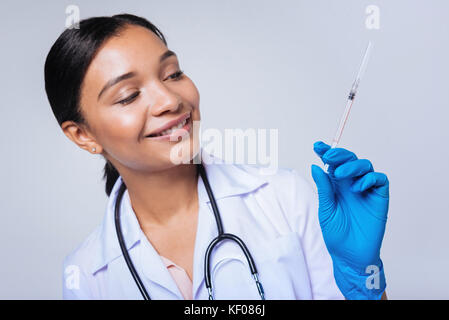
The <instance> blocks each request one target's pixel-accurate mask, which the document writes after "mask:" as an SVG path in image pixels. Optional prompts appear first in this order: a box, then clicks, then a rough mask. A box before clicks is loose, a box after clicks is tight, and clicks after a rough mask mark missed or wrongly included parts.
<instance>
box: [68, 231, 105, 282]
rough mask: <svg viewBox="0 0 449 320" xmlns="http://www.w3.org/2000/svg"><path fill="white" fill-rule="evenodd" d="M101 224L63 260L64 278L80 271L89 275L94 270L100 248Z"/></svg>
mask: <svg viewBox="0 0 449 320" xmlns="http://www.w3.org/2000/svg"><path fill="white" fill-rule="evenodd" d="M100 234H101V225H98V226H97V227H96V228H95V229H94V230H93V231H92V232H91V233H90V234H89V235H88V236H87V237H86V238H85V239H84V240H83V241H81V243H80V244H79V245H78V246H77V247H75V248H74V249H73V250H72V251H70V252H69V253H68V254H67V255H66V256H65V258H64V260H63V273H64V278H66V277H67V276H68V275H70V274H72V273H75V272H79V273H80V274H83V275H84V276H86V277H87V276H88V275H89V273H90V272H91V270H92V267H93V262H94V259H93V258H94V257H96V256H98V254H99V248H100Z"/></svg>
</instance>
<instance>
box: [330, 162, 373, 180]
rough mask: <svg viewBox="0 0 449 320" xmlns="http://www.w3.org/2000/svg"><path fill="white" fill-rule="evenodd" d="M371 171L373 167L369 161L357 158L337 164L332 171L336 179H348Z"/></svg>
mask: <svg viewBox="0 0 449 320" xmlns="http://www.w3.org/2000/svg"><path fill="white" fill-rule="evenodd" d="M372 171H374V168H373V165H372V164H371V161H369V160H368V159H358V160H354V161H350V162H346V163H343V164H342V165H340V166H338V167H337V168H336V169H335V171H334V176H335V178H337V179H348V178H355V177H359V176H363V175H364V174H366V173H368V172H372Z"/></svg>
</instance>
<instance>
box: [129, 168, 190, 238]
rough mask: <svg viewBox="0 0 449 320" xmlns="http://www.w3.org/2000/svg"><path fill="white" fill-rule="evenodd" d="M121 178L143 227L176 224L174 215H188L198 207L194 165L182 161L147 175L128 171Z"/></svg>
mask: <svg viewBox="0 0 449 320" xmlns="http://www.w3.org/2000/svg"><path fill="white" fill-rule="evenodd" d="M122 171H123V170H122ZM125 171H126V170H125ZM122 178H123V181H124V182H125V184H126V186H127V189H128V193H129V198H130V200H131V203H132V208H133V210H134V212H135V213H136V217H137V219H138V221H139V223H140V225H141V227H142V229H144V228H150V227H158V226H167V225H170V224H172V223H176V221H177V220H178V219H175V218H177V217H180V216H186V215H188V214H190V213H192V212H191V211H192V208H196V203H197V202H198V193H197V183H198V172H197V167H196V165H195V164H181V165H177V166H174V167H172V168H169V169H166V170H162V171H158V172H151V173H148V174H146V173H142V172H135V171H134V172H130V171H128V172H124V173H122Z"/></svg>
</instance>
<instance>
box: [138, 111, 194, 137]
mask: <svg viewBox="0 0 449 320" xmlns="http://www.w3.org/2000/svg"><path fill="white" fill-rule="evenodd" d="M190 118H191V116H190V113H188V114H186V115H183V116H181V117H180V118H179V119H177V120H174V121H171V122H168V123H167V124H166V125H164V126H162V127H161V128H160V129H158V130H156V132H153V133H151V134H149V135H147V136H146V138H153V139H156V138H158V140H160V139H163V138H167V139H168V138H170V136H171V135H174V136H176V137H179V136H182V135H184V134H185V133H186V131H187V132H189V131H190V123H191V121H190ZM173 122H174V124H172V123H173ZM167 127H168V128H167Z"/></svg>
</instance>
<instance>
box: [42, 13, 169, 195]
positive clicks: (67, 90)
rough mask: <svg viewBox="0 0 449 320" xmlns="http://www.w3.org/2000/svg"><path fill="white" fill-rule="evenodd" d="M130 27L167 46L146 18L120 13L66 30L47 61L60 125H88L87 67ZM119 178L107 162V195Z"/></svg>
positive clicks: (51, 95) (52, 101) (48, 81)
mask: <svg viewBox="0 0 449 320" xmlns="http://www.w3.org/2000/svg"><path fill="white" fill-rule="evenodd" d="M127 25H138V26H142V27H144V28H147V29H148V30H150V31H152V32H154V33H155V34H156V35H157V36H158V37H159V38H160V39H161V40H162V41H163V42H164V44H165V45H167V42H166V40H165V37H164V35H163V34H162V33H161V32H160V31H159V29H158V28H157V27H156V26H154V25H153V24H152V23H151V22H149V21H148V20H146V19H145V18H142V17H138V16H135V15H132V14H118V15H114V16H112V17H92V18H88V19H84V20H81V21H80V22H79V28H78V29H75V28H70V29H66V30H64V32H63V33H62V34H61V35H60V36H59V38H58V39H57V40H56V42H55V43H54V44H53V46H52V47H51V49H50V52H49V53H48V55H47V59H46V61H45V91H46V92H47V97H48V101H49V102H50V105H51V108H52V110H53V114H54V115H55V117H56V120H57V121H58V123H59V125H60V126H61V125H62V123H63V122H64V121H74V122H76V123H79V124H86V125H87V122H86V120H85V119H84V118H83V115H82V114H81V109H80V93H81V86H82V83H83V79H84V76H85V74H86V71H87V68H88V67H89V65H90V63H91V62H92V60H93V58H94V56H95V54H96V53H97V51H98V49H99V48H100V46H101V45H102V44H103V43H104V42H105V41H106V40H108V39H109V38H111V37H112V36H117V35H118V34H119V32H120V31H121V30H123V29H124V28H125V27H126V26H127ZM118 177H119V173H118V171H117V169H116V168H115V167H114V166H113V165H112V163H111V162H110V161H108V160H107V159H106V164H105V166H104V174H103V179H105V178H106V187H105V189H106V194H107V195H108V196H109V195H110V194H111V191H112V187H113V186H114V183H115V182H116V181H117V178H118Z"/></svg>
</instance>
